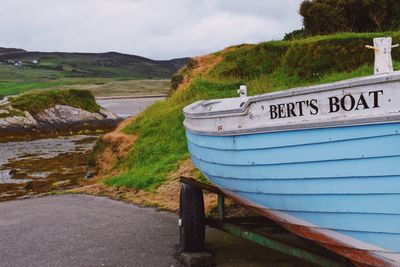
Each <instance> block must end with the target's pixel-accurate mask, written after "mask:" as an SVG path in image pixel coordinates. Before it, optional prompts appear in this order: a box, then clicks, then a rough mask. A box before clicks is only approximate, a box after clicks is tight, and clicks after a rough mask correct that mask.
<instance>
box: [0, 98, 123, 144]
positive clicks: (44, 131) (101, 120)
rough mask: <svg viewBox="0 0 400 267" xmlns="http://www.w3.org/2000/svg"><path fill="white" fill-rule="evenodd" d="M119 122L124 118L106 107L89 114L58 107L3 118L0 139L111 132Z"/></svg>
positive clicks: (0, 122) (0, 123)
mask: <svg viewBox="0 0 400 267" xmlns="http://www.w3.org/2000/svg"><path fill="white" fill-rule="evenodd" d="M120 121H121V118H119V117H118V116H117V115H115V114H114V113H112V112H109V111H107V110H105V109H103V108H102V109H101V110H100V111H99V112H89V111H86V110H82V109H79V108H74V107H70V106H65V105H56V106H55V107H52V108H49V109H46V110H44V111H42V112H39V113H37V114H31V113H29V112H25V113H24V115H23V116H22V115H21V116H12V117H6V118H0V136H3V137H7V136H11V137H14V136H22V135H28V136H29V135H32V137H34V136H35V135H36V136H37V135H40V136H46V135H48V134H49V133H53V134H57V135H60V134H73V133H78V132H80V131H82V132H83V133H90V132H94V131H96V130H99V129H102V130H105V129H109V130H112V129H113V128H115V127H116V126H117V124H118V122H120ZM0 141H1V140H0Z"/></svg>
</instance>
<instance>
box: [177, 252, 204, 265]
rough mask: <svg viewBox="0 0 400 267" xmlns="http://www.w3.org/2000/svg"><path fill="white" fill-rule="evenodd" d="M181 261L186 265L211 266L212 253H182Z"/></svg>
mask: <svg viewBox="0 0 400 267" xmlns="http://www.w3.org/2000/svg"><path fill="white" fill-rule="evenodd" d="M180 259H181V262H182V264H183V265H184V266H186V267H209V266H211V254H209V253H207V252H192V253H188V252H185V253H182V254H181V257H180Z"/></svg>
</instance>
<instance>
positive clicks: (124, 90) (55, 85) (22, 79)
mask: <svg viewBox="0 0 400 267" xmlns="http://www.w3.org/2000/svg"><path fill="white" fill-rule="evenodd" d="M2 51H3V53H1V52H2ZM4 51H5V49H2V48H0V63H2V64H0V97H2V96H7V95H15V94H20V93H23V92H26V91H30V90H33V89H35V90H41V89H49V88H50V89H63V88H65V89H71V88H73V89H87V90H90V91H92V92H93V93H94V94H95V95H96V96H111V95H131V94H160V93H165V92H166V91H167V90H168V88H169V79H170V77H171V76H172V75H173V74H174V73H175V72H176V71H177V70H178V69H179V68H180V67H181V66H183V65H184V64H185V63H186V61H187V59H173V60H166V61H156V60H151V59H147V58H143V57H138V56H132V55H124V54H119V53H103V54H83V53H40V52H26V51H22V52H17V53H9V54H7V53H6V52H4ZM34 59H35V60H36V59H37V60H39V63H38V64H33V63H32V61H33V60H34ZM9 60H18V61H22V66H14V65H12V64H8V61H9Z"/></svg>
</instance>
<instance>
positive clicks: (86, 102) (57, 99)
mask: <svg viewBox="0 0 400 267" xmlns="http://www.w3.org/2000/svg"><path fill="white" fill-rule="evenodd" d="M10 102H11V106H12V107H13V108H14V109H18V110H22V111H28V112H30V113H38V112H41V111H43V110H45V109H48V108H52V107H54V106H56V105H66V106H71V107H75V108H80V109H83V110H87V111H89V112H98V111H99V110H100V106H99V105H98V104H97V103H96V100H95V99H94V96H93V94H92V93H91V92H90V91H86V90H74V89H70V90H47V91H37V92H33V93H25V94H21V95H18V96H16V97H11V98H10Z"/></svg>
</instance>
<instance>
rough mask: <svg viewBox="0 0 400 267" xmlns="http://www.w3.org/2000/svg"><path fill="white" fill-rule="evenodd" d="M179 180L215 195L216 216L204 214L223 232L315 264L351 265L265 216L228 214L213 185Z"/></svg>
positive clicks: (208, 223)
mask: <svg viewBox="0 0 400 267" xmlns="http://www.w3.org/2000/svg"><path fill="white" fill-rule="evenodd" d="M180 181H181V183H184V184H188V185H191V186H193V187H197V188H200V189H202V190H206V191H209V192H212V193H215V194H217V195H218V218H206V225H207V226H209V227H212V228H216V229H219V230H221V231H223V232H226V233H229V234H232V235H234V236H237V237H241V238H243V239H245V240H248V241H251V242H255V243H257V244H259V245H261V246H263V247H266V248H269V249H273V250H276V251H279V252H281V253H283V254H286V255H289V256H292V257H295V258H298V259H301V260H303V261H305V262H309V263H312V264H313V265H316V266H326V267H328V266H329V267H330V266H353V265H352V264H351V263H350V262H349V261H348V260H346V259H344V258H343V257H340V256H338V255H336V254H334V253H332V252H330V251H328V250H326V249H325V248H323V247H321V246H319V245H317V244H315V243H313V242H311V241H309V240H306V239H303V238H301V237H298V236H296V235H294V234H292V233H290V232H288V231H287V230H286V229H284V228H282V227H281V226H279V225H278V224H276V223H275V222H273V221H271V220H268V219H266V218H264V217H261V216H259V217H240V218H227V217H226V216H225V197H226V195H225V194H224V193H223V192H222V191H221V190H220V189H219V188H218V187H216V186H213V185H210V184H205V183H201V182H199V181H196V180H194V179H192V178H187V177H180Z"/></svg>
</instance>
